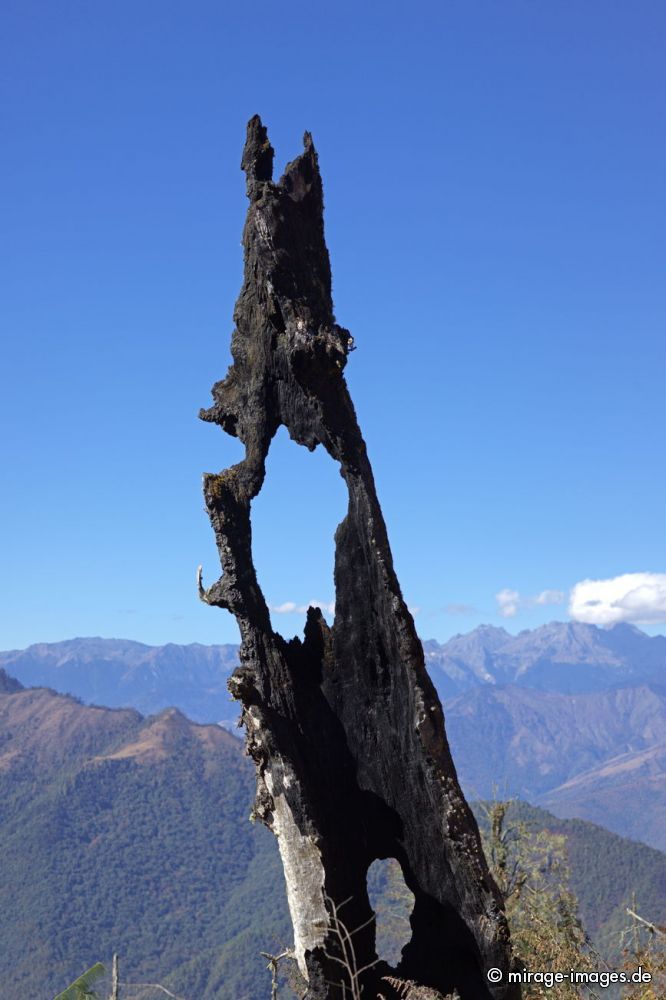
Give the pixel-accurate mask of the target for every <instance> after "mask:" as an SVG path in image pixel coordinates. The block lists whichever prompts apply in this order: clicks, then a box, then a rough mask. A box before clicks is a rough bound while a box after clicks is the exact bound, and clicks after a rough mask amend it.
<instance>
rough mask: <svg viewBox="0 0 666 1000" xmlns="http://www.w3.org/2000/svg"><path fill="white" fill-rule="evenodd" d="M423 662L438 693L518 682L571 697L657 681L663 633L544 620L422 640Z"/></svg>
mask: <svg viewBox="0 0 666 1000" xmlns="http://www.w3.org/2000/svg"><path fill="white" fill-rule="evenodd" d="M423 648H424V651H425V655H426V663H427V665H428V669H429V671H430V674H431V676H432V678H433V680H434V682H435V684H436V685H437V686H438V688H439V689H440V693H441V694H442V695H443V696H444V697H447V696H451V695H453V694H459V693H461V692H462V691H465V690H467V689H468V688H470V687H473V686H475V685H476V684H517V685H519V686H521V687H532V688H538V689H540V690H543V691H559V692H560V693H562V694H574V693H578V692H585V691H601V690H604V689H605V688H608V687H613V686H615V685H617V684H635V683H641V682H643V681H657V682H659V681H660V680H661V682H662V683H663V682H664V677H665V676H666V636H662V635H657V636H649V635H646V634H645V632H641V630H640V629H638V628H636V627H635V626H633V625H627V624H624V623H623V624H619V625H614V626H613V627H612V628H608V629H603V628H599V627H598V626H596V625H585V624H583V623H581V622H567V623H565V622H551V623H550V624H548V625H541V626H540V627H539V628H535V629H531V630H530V629H526V630H525V631H523V632H519V633H518V635H515V636H514V635H510V634H509V633H508V632H507V631H506V630H505V629H503V628H497V627H495V626H493V625H481V626H479V628H476V629H474V631H473V632H468V633H467V634H465V635H457V636H454V637H453V638H452V639H449V641H448V642H446V643H444V644H443V645H440V644H439V643H437V642H435V641H434V640H432V639H429V640H426V641H425V642H424V643H423Z"/></svg>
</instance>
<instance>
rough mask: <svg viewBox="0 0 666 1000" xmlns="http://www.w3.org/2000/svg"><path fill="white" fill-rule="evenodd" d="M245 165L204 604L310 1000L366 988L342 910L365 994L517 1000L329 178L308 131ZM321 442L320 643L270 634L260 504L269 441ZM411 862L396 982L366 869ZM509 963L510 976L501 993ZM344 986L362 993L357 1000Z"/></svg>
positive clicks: (316, 633)
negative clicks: (240, 264) (392, 518)
mask: <svg viewBox="0 0 666 1000" xmlns="http://www.w3.org/2000/svg"><path fill="white" fill-rule="evenodd" d="M242 167H243V169H244V170H245V173H246V176H247V195H248V198H249V201H250V205H249V209H248V214H247V221H246V223H245V229H244V234H243V244H244V248H245V279H244V283H243V287H242V290H241V293H240V296H239V299H238V302H237V304H236V309H235V314H234V321H235V324H236V329H235V330H234V333H233V338H232V345H231V350H232V355H233V359H234V363H233V365H232V366H231V367H230V369H229V371H228V373H227V376H226V378H225V379H224V380H223V381H222V382H218V383H217V384H216V385H215V386H214V387H213V390H212V394H213V400H214V403H213V405H212V407H211V408H210V409H208V410H204V411H202V412H201V417H202V419H204V420H207V421H211V422H213V423H216V424H219V425H220V426H221V427H222V428H224V430H225V431H227V432H228V433H229V434H232V435H235V436H236V437H238V438H239V439H240V440H241V441H242V442H243V444H244V445H245V459H244V460H243V461H242V462H240V463H238V464H237V465H234V466H232V467H231V468H229V469H227V470H226V471H224V472H222V473H219V474H206V475H205V476H204V495H205V499H206V505H207V509H208V513H209V515H210V520H211V523H212V526H213V529H214V531H215V537H216V540H217V546H218V550H219V554H220V561H221V564H222V570H223V574H222V576H221V577H220V579H219V580H218V581H217V582H216V583H214V584H213V585H212V586H211V587H210V588H209V589H207V590H205V589H204V588H203V585H202V584H201V580H200V583H199V586H200V596H201V597H202V599H203V600H204V601H206V602H207V603H208V604H213V605H217V606H218V607H222V608H226V609H227V610H229V611H231V612H232V613H233V614H234V615H235V617H236V620H237V621H238V624H239V627H240V632H241V638H242V645H241V651H240V659H241V666H240V667H239V668H238V669H237V670H236V672H235V673H234V675H233V676H232V678H231V680H230V682H229V686H230V689H231V691H232V693H233V694H234V696H235V697H236V698H237V699H238V700H239V701H240V702H241V703H242V706H243V711H242V721H243V723H244V725H245V728H246V731H247V748H248V752H249V753H250V755H251V756H252V758H253V759H254V761H255V763H256V768H257V797H256V804H255V812H256V815H257V816H258V817H259V818H260V819H261V820H263V822H264V823H266V825H267V826H268V827H270V829H271V830H273V832H274V833H275V834H276V836H277V838H278V844H279V848H280V854H281V857H282V862H283V866H284V872H285V878H286V883H287V893H288V899H289V907H290V911H291V917H292V921H293V926H294V945H295V953H296V957H297V960H298V963H299V966H300V968H301V971H302V972H303V974H304V975H305V977H306V978H307V980H308V983H309V989H308V994H307V996H308V997H309V998H310V1000H324V998H327V1000H329V998H330V1000H333V998H338V997H341V996H343V995H344V996H346V997H349V996H350V995H352V994H351V993H350V992H349V990H350V979H349V974H348V972H347V971H346V970H345V968H344V967H343V966H342V965H341V964H340V960H341V959H342V960H343V961H345V959H344V955H342V953H341V947H340V941H339V936H338V935H336V934H335V932H334V930H333V927H332V922H333V910H334V908H335V907H340V906H342V909H340V911H339V915H340V917H341V919H342V920H343V921H344V924H345V926H346V927H347V928H348V929H349V930H355V929H356V928H359V927H362V925H365V927H364V928H363V929H362V930H360V931H358V933H356V934H355V935H354V937H353V945H354V960H355V962H356V967H357V969H360V968H362V967H364V966H370V968H368V969H367V970H366V971H365V972H364V973H362V974H361V975H360V977H359V980H358V984H357V985H358V986H359V987H361V986H362V987H363V996H364V997H374V996H376V993H377V990H378V989H379V990H380V991H381V992H383V993H385V995H386V996H387V997H388V996H389V995H390V987H389V986H388V985H387V984H386V983H381V986H380V977H381V975H385V974H394V975H398V976H400V977H403V978H405V979H411V980H415V981H416V982H418V983H419V984H423V985H426V986H430V987H433V988H435V989H436V990H439V991H440V992H441V993H442V994H446V993H449V992H452V991H453V990H455V989H457V990H458V992H459V994H460V997H461V1000H483V998H486V1000H490V998H494V1000H500V998H502V1000H508V998H509V997H512V998H513V997H515V996H516V995H517V989H516V988H515V987H513V986H512V987H509V986H508V984H507V972H508V969H509V962H510V950H509V939H508V931H507V925H506V920H505V917H504V912H503V905H502V900H501V898H500V895H499V893H498V890H497V888H496V886H495V884H494V883H493V880H492V878H491V876H490V874H489V871H488V867H487V865H486V862H485V859H484V857H483V853H482V851H481V846H480V841H479V833H478V829H477V826H476V823H475V821H474V818H473V816H472V814H471V812H470V809H469V807H468V805H467V803H466V802H465V799H464V798H463V795H462V792H461V790H460V786H459V784H458V780H457V777H456V772H455V768H454V766H453V762H452V760H451V754H450V752H449V747H448V743H447V740H446V735H445V732H444V719H443V714H442V707H441V704H440V701H439V698H438V697H437V694H436V692H435V690H434V687H433V685H432V682H431V680H430V678H429V677H428V674H427V673H426V670H425V666H424V657H423V651H422V648H421V644H420V642H419V639H418V637H417V635H416V631H415V628H414V622H413V620H412V617H411V615H410V613H409V611H408V610H407V607H406V605H405V602H404V600H403V597H402V594H401V591H400V586H399V584H398V580H397V578H396V575H395V572H394V569H393V562H392V558H391V550H390V548H389V543H388V538H387V534H386V526H385V524H384V519H383V516H382V512H381V508H380V506H379V501H378V499H377V494H376V491H375V484H374V480H373V475H372V469H371V467H370V463H369V461H368V456H367V453H366V447H365V443H364V441H363V438H362V436H361V432H360V429H359V426H358V423H357V420H356V414H355V412H354V407H353V405H352V401H351V399H350V396H349V392H348V389H347V385H346V382H345V379H344V377H343V369H344V367H345V364H346V362H347V355H348V352H349V350H350V349H351V347H352V338H351V336H350V334H349V332H348V331H347V330H345V329H343V328H342V327H340V326H338V324H337V323H336V322H335V318H334V315H333V304H332V300H331V272H330V264H329V257H328V251H327V249H326V244H325V242H324V225H323V196H322V182H321V177H320V174H319V166H318V161H317V154H316V152H315V148H314V145H313V143H312V138H311V136H310V135H309V134H308V133H306V135H305V138H304V151H303V153H302V154H301V155H300V156H299V157H298V158H297V159H295V160H294V161H293V162H292V163H290V164H289V165H288V166H287V168H286V170H285V173H284V176H283V177H282V178H281V179H280V181H279V182H278V183H274V182H273V180H272V168H273V149H272V147H271V145H270V142H269V140H268V137H267V134H266V129H265V128H264V127H263V125H262V123H261V120H260V119H259V118H258V117H255V118H253V119H252V120H251V121H250V122H249V124H248V131H247V142H246V145H245V150H244V154H243V160H242ZM281 424H283V425H284V426H285V427H286V428H287V430H288V431H289V434H290V436H291V437H292V439H293V440H294V441H296V442H298V444H301V445H305V447H306V448H308V449H309V450H311V451H312V450H314V449H315V448H316V447H317V446H318V445H322V446H323V447H324V448H325V449H326V451H327V452H328V454H329V455H330V456H331V458H332V459H333V460H334V461H336V462H338V463H339V465H340V474H341V475H342V477H343V479H344V480H345V482H346V484H347V488H348V491H349V508H348V512H347V516H346V517H345V519H344V521H343V522H342V523H341V524H340V525H339V527H338V529H337V531H336V536H335V541H336V555H335V619H334V622H333V624H332V625H328V624H327V623H326V621H325V620H324V618H323V616H322V614H321V612H320V611H319V610H317V609H315V608H310V609H309V611H308V616H307V624H306V627H305V632H304V639H303V641H301V640H299V639H292V640H291V641H285V640H284V639H283V638H282V636H280V635H279V634H277V633H276V632H274V631H273V629H272V627H271V621H270V616H269V612H268V607H267V605H266V601H265V600H264V597H263V594H262V592H261V589H260V586H259V583H258V581H257V577H256V573H255V568H254V565H253V561H252V546H251V524H250V503H251V501H252V499H253V497H256V496H257V494H258V493H259V491H260V489H261V486H262V483H263V480H264V475H265V459H266V455H267V453H268V449H269V447H270V443H271V440H272V438H273V436H274V435H275V433H276V431H277V430H278V428H279V427H280V425H281ZM388 857H391V858H396V859H397V860H398V862H399V863H400V865H401V867H402V872H403V875H404V878H405V882H406V883H407V885H408V887H409V888H410V890H411V891H412V893H413V894H414V897H415V904H414V911H413V914H412V918H411V925H412V937H411V940H410V942H409V944H408V945H407V946H406V947H405V949H404V950H403V957H402V960H401V963H400V965H399V967H398V969H397V970H389V969H388V967H387V966H385V965H381V966H378V965H372V963H373V962H374V960H375V959H376V954H375V927H374V922H373V920H372V917H373V912H372V909H371V907H370V904H369V901H368V894H367V887H366V874H367V870H368V867H369V865H370V864H371V863H372V862H373V861H374V860H375V859H378V858H388ZM490 968H497V969H500V970H501V971H502V973H503V981H502V982H500V983H499V984H492V983H489V982H488V979H487V977H486V973H487V970H488V969H490ZM342 984H344V985H345V987H346V989H345V991H344V993H343V989H342Z"/></svg>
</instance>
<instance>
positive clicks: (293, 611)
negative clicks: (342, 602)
mask: <svg viewBox="0 0 666 1000" xmlns="http://www.w3.org/2000/svg"><path fill="white" fill-rule="evenodd" d="M269 608H270V609H271V611H274V612H275V613H276V614H278V615H304V614H305V613H306V611H307V610H308V608H320V609H321V610H322V611H326V612H327V613H328V614H329V615H334V614H335V601H308V603H307V604H296V602H295V601H284V603H282V604H269Z"/></svg>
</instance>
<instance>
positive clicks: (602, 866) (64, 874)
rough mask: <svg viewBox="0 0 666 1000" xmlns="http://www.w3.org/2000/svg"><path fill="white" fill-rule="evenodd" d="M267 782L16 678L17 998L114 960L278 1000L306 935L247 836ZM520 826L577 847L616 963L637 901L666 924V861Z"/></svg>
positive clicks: (585, 890) (268, 840) (10, 899)
mask: <svg viewBox="0 0 666 1000" xmlns="http://www.w3.org/2000/svg"><path fill="white" fill-rule="evenodd" d="M252 772H253V767H252V764H251V762H250V761H249V760H248V758H247V757H245V755H244V753H243V747H242V743H241V742H240V741H239V740H238V739H236V738H235V737H233V736H232V735H230V734H229V733H228V732H226V731H225V730H224V729H223V728H222V727H219V726H217V725H199V724H196V723H192V722H190V721H189V720H188V719H186V718H185V717H184V716H183V715H182V713H180V712H179V711H177V710H176V709H166V710H164V711H162V712H160V713H159V714H158V715H155V716H151V717H148V718H144V717H143V716H141V715H140V714H139V713H138V712H137V711H136V710H134V709H108V708H99V707H93V706H86V705H82V704H81V703H80V702H78V701H77V700H76V699H74V698H71V697H69V696H64V695H59V694H57V693H55V692H53V691H49V690H46V689H35V688H28V689H26V688H23V687H22V686H21V685H20V684H19V683H18V682H17V681H16V680H14V679H12V678H11V677H9V676H8V675H7V674H6V673H4V672H3V671H2V670H0V801H1V802H2V809H1V810H0V856H1V857H2V858H3V864H2V866H0V940H1V941H2V948H1V949H0V982H2V984H3V987H2V997H3V1000H22V998H23V997H25V996H36V997H40V998H44V1000H48V998H49V997H52V996H53V995H54V994H55V993H56V992H58V991H59V990H60V989H62V988H64V986H65V985H66V984H67V983H68V982H71V981H72V980H73V979H74V978H75V977H76V976H77V975H78V974H80V973H81V972H82V971H83V970H84V969H86V968H88V967H90V966H91V965H92V964H93V963H94V962H96V961H99V960H101V961H103V962H105V963H107V964H108V961H109V958H110V955H111V954H112V952H114V951H116V952H118V953H119V954H120V956H121V969H122V971H123V974H124V976H125V978H126V979H129V980H130V981H132V982H147V981H148V982H161V983H162V984H163V985H164V986H166V987H168V988H169V989H170V990H171V991H173V992H174V993H175V994H177V995H179V996H188V997H197V998H198V1000H213V998H215V1000H256V998H257V997H261V996H267V995H268V992H269V990H270V980H269V976H268V973H267V972H266V968H265V960H264V959H262V958H261V957H260V952H261V951H266V952H271V953H273V954H277V953H278V952H279V951H281V950H282V949H283V948H284V947H285V946H286V945H288V944H289V942H290V939H291V930H290V924H289V918H288V914H287V907H286V900H285V891H284V880H283V877H282V871H281V866H280V862H279V857H278V852H277V845H276V842H275V839H274V838H273V837H272V836H271V835H270V834H269V833H268V831H266V830H265V829H263V828H262V827H259V826H253V825H252V824H251V823H249V822H248V815H249V811H250V808H251V803H252V798H253V787H254V780H253V773H252ZM514 812H515V817H516V818H517V819H518V820H522V821H526V822H527V823H528V824H529V825H530V826H531V827H532V828H533V829H534V830H541V829H547V830H550V831H552V832H556V833H563V834H564V835H565V836H566V838H567V844H568V853H569V859H570V865H571V870H572V886H573V888H574V891H576V892H577V894H578V896H579V899H580V903H581V913H582V915H583V918H584V920H585V923H586V926H587V929H588V931H589V932H590V933H591V934H592V937H593V938H594V940H595V941H596V942H597V944H598V945H600V946H601V947H602V948H603V950H604V954H606V955H607V956H608V957H609V958H612V959H613V960H614V961H618V960H619V931H620V928H621V927H623V926H626V915H625V913H624V908H625V906H626V905H627V903H629V902H631V901H632V900H633V898H634V897H635V900H636V905H637V906H638V907H639V909H640V911H641V912H643V913H646V914H649V916H650V917H651V918H652V919H653V920H655V921H663V920H664V919H665V918H666V911H665V910H664V899H665V898H666V897H665V894H664V883H665V880H666V856H664V854H662V853H661V852H659V851H656V850H653V849H652V848H649V847H646V846H644V845H642V844H638V843H632V842H629V841H625V840H623V839H621V838H620V837H618V836H616V835H614V834H612V833H609V832H608V831H606V830H603V829H602V828H600V827H597V826H594V825H592V824H589V823H585V822H582V821H579V820H574V821H571V820H569V821H567V820H557V819H555V818H554V817H553V816H552V815H549V814H548V813H545V812H543V811H541V810H535V809H533V808H531V807H529V806H527V805H526V804H524V803H518V804H516V806H515V807H514ZM379 912H380V910H379V908H378V913H379ZM380 930H381V928H380ZM403 933H408V930H407V931H403ZM398 943H404V942H402V939H401V942H398ZM104 995H106V994H104Z"/></svg>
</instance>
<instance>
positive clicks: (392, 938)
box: [368, 858, 414, 967]
mask: <svg viewBox="0 0 666 1000" xmlns="http://www.w3.org/2000/svg"><path fill="white" fill-rule="evenodd" d="M368 897H369V899H370V905H371V907H372V908H373V910H374V911H375V915H376V927H377V938H376V945H375V948H376V951H377V955H378V957H379V958H383V959H384V961H385V962H388V964H389V965H391V966H393V967H395V966H397V965H398V963H399V962H400V956H401V953H402V949H403V948H404V947H405V945H406V944H408V943H409V940H410V938H411V936H412V928H411V925H410V923H409V918H410V916H411V915H412V910H413V909H414V894H413V893H412V892H411V891H410V890H409V889H408V888H407V885H406V883H405V880H404V878H403V875H402V868H401V867H400V863H399V862H398V861H396V859H395V858H384V859H383V860H381V861H373V862H372V864H371V865H370V867H369V868H368Z"/></svg>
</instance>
